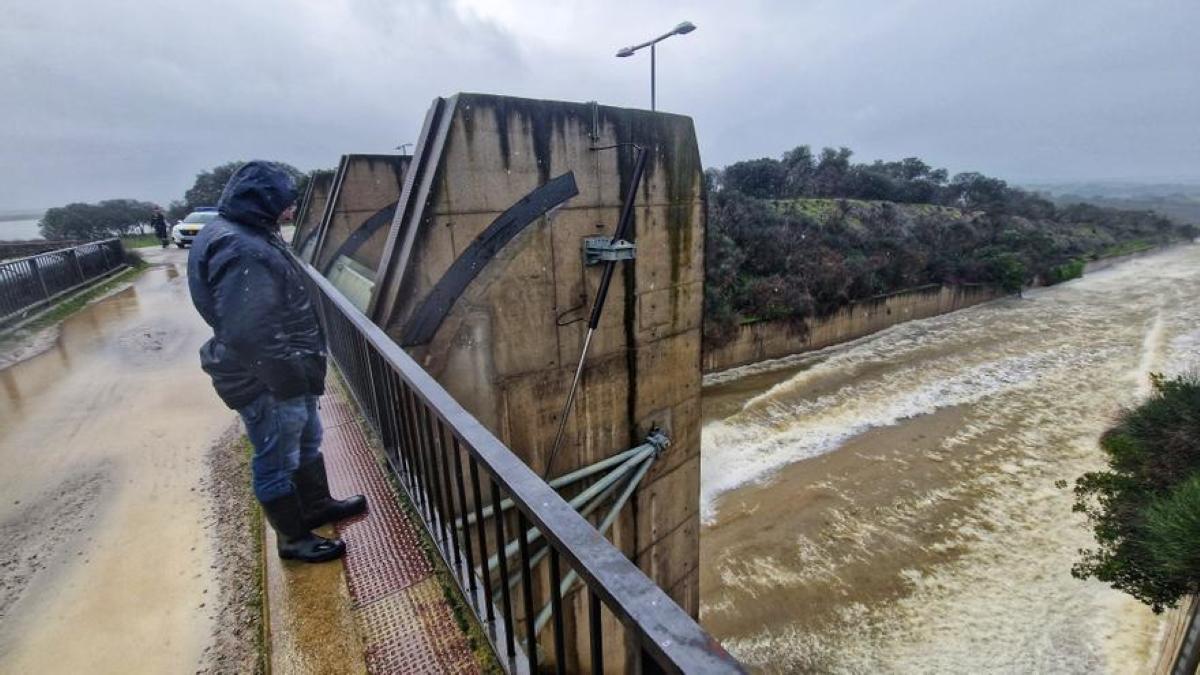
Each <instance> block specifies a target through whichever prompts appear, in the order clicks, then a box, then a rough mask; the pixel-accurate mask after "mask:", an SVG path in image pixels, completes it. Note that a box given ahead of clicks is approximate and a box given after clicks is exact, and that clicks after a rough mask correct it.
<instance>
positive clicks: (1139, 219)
mask: <svg viewBox="0 0 1200 675" xmlns="http://www.w3.org/2000/svg"><path fill="white" fill-rule="evenodd" d="M850 157H851V152H850V151H849V150H848V149H846V148H841V149H839V150H834V149H831V148H826V149H825V150H824V151H823V152H822V153H821V155H820V156H819V157H815V156H814V155H813V154H812V153H811V151H810V150H809V149H808V148H807V147H806V146H801V147H799V148H796V149H794V150H792V151H790V152H788V153H786V154H785V155H784V156H783V158H782V159H781V160H775V159H770V158H765V159H757V160H751V161H747V162H738V163H736V164H733V165H730V166H728V167H726V168H725V169H724V170H713V169H710V170H709V171H708V172H707V174H706V178H707V182H708V190H709V202H708V205H709V220H708V253H707V255H708V262H707V285H706V289H705V327H704V332H705V340H706V341H707V343H708V344H710V345H719V344H722V343H724V342H725V341H727V340H728V339H730V338H731V337H732V336H733V334H734V333H735V332H736V329H737V326H738V325H740V324H742V323H747V322H752V321H758V320H765V319H777V318H786V317H791V318H797V319H799V318H804V317H812V316H817V317H820V316H826V315H828V314H831V313H832V312H834V311H836V310H837V309H839V308H840V307H842V306H844V305H846V304H848V303H851V302H854V301H856V300H861V299H865V298H869V297H872V296H875V295H880V294H884V293H891V292H895V291H899V290H902V289H906V288H911V287H914V286H920V285H923V284H929V283H986V284H994V285H998V286H1000V287H1002V288H1005V289H1007V290H1010V291H1013V292H1016V291H1018V290H1020V288H1021V287H1022V286H1026V285H1030V284H1035V283H1043V284H1050V283H1057V282H1060V281H1064V280H1066V279H1071V278H1074V277H1077V276H1079V275H1080V274H1081V273H1082V270H1083V265H1084V263H1085V262H1086V261H1087V260H1089V259H1095V258H1099V257H1104V256H1109V255H1116V254H1120V253H1126V252H1131V251H1136V250H1139V249H1143V248H1149V247H1152V246H1156V245H1160V244H1165V243H1169V242H1173V241H1179V240H1183V239H1190V238H1193V237H1195V236H1196V235H1197V233H1198V230H1197V228H1195V227H1194V226H1191V225H1181V224H1178V223H1175V222H1172V221H1171V220H1169V219H1167V218H1164V217H1162V216H1160V215H1158V214H1155V213H1151V212H1148V211H1124V210H1117V209H1111V208H1103V207H1098V206H1094V205H1087V204H1074V205H1069V206H1059V205H1056V204H1054V203H1052V202H1050V201H1048V200H1046V199H1044V198H1042V197H1039V196H1037V195H1034V194H1031V193H1028V192H1025V191H1023V190H1018V189H1015V188H1012V187H1009V186H1008V185H1007V184H1006V183H1005V182H1004V181H1002V180H999V179H996V178H990V177H987V176H984V175H982V174H978V173H962V174H957V175H955V176H953V177H949V176H948V175H947V172H946V171H945V170H944V169H933V168H931V167H930V166H928V165H927V164H925V163H924V162H923V161H921V160H919V159H916V158H908V159H904V160H901V161H899V162H878V161H877V162H874V163H872V164H854V163H851V162H850Z"/></svg>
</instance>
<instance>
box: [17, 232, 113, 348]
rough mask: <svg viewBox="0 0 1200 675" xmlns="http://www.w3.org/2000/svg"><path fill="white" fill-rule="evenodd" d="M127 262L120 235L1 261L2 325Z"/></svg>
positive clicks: (21, 318) (18, 318)
mask: <svg viewBox="0 0 1200 675" xmlns="http://www.w3.org/2000/svg"><path fill="white" fill-rule="evenodd" d="M124 266H125V249H124V247H123V245H122V244H121V240H120V239H117V238H109V239H100V240H97V241H91V242H87V243H84V244H79V245H78V246H71V247H68V248H61V249H56V250H53V251H45V252H43V253H37V254H34V255H31V256H26V257H23V258H14V259H11V260H6V261H4V262H0V326H7V325H8V324H12V323H17V322H20V321H22V320H24V319H26V318H28V317H29V316H30V313H31V312H33V311H34V310H36V309H41V308H44V307H46V306H48V305H50V304H51V303H52V302H54V301H55V300H56V299H58V298H60V297H62V296H63V295H65V294H67V293H70V292H71V291H74V290H76V289H79V288H82V287H83V286H85V285H87V284H89V283H91V282H92V281H95V280H96V279H99V278H101V277H104V276H106V275H108V274H110V273H111V272H113V271H115V270H118V269H120V268H122V267H124Z"/></svg>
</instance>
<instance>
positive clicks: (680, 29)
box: [671, 21, 696, 35]
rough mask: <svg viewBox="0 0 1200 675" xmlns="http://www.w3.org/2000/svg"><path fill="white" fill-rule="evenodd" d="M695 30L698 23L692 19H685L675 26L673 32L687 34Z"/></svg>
mask: <svg viewBox="0 0 1200 675" xmlns="http://www.w3.org/2000/svg"><path fill="white" fill-rule="evenodd" d="M694 30H696V24H694V23H692V22H691V21H684V22H683V23H681V24H679V25H678V26H675V30H673V31H671V32H673V33H675V34H676V35H687V34H688V33H690V32H692V31H694Z"/></svg>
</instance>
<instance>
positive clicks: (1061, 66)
mask: <svg viewBox="0 0 1200 675" xmlns="http://www.w3.org/2000/svg"><path fill="white" fill-rule="evenodd" d="M1147 7H1148V5H1146V4H1145V3H1135V2H1124V1H1120V0H1097V1H1095V2H1087V3H1084V2H1062V3H1059V2H1033V1H1030V0H1011V1H1008V2H1003V3H997V2H990V1H988V2H985V1H983V0H965V1H962V2H953V3H944V2H919V1H913V0H900V1H891V2H886V1H883V0H879V1H875V2H866V1H860V0H850V1H847V2H827V1H821V2H815V1H807V2H782V1H780V2H768V1H766V0H760V1H757V2H755V1H751V2H744V3H729V2H702V3H694V4H687V3H676V2H670V3H645V2H633V1H626V0H619V1H617V2H598V1H597V2H561V1H551V0H533V1H529V2H518V1H516V0H512V1H511V2H504V1H501V0H490V1H487V2H485V1H483V0H458V1H457V2H454V3H439V2H436V1H433V0H429V1H421V2H386V1H384V0H343V1H342V2H301V3H297V2H288V1H286V0H269V1H262V2H254V3H246V2H235V1H233V0H218V1H216V2H204V3H193V2H188V3H183V2H180V3H173V4H171V5H161V4H160V3H129V2H117V1H115V0H102V1H98V2H93V3H86V4H84V3H68V2H62V1H57V2H55V1H51V2H31V1H30V2H18V3H17V4H15V5H11V6H7V7H6V8H4V9H0V86H2V87H3V88H4V91H5V93H6V95H5V100H6V102H5V104H4V105H3V106H2V107H0V208H15V207H21V206H50V205H55V204H59V203H63V202H66V201H70V200H95V199H100V198H105V197H113V196H130V197H137V198H143V199H153V200H157V201H162V202H165V201H166V200H169V199H171V198H173V197H177V196H178V195H179V194H181V193H182V191H183V189H184V188H186V187H187V186H188V185H189V184H190V181H191V178H192V176H193V175H194V174H195V173H196V172H197V171H199V170H201V169H204V168H207V167H209V166H212V165H215V164H217V163H220V162H223V161H227V160H229V159H235V158H240V157H251V156H265V157H274V158H278V159H282V160H285V161H289V162H292V163H294V164H296V165H297V166H299V167H301V168H305V169H308V168H316V167H323V166H332V165H333V164H334V163H335V162H336V159H337V157H338V155H340V154H341V153H342V152H346V151H371V150H374V151H380V150H389V149H391V148H392V147H394V146H395V145H398V144H399V143H402V142H406V141H412V140H414V139H415V137H416V135H417V133H418V131H419V127H420V123H421V119H422V118H423V115H424V111H425V109H426V107H427V106H428V103H429V101H430V99H431V98H432V97H434V96H437V95H444V94H450V93H454V92H455V91H489V92H502V93H511V94H514V95H523V96H537V97H546V98H563V99H575V100H588V99H596V100H600V101H603V102H606V103H612V104H616V105H636V106H645V105H647V104H648V91H647V89H648V86H647V78H648V69H649V64H648V62H647V58H646V56H645V55H641V54H639V55H638V56H636V57H634V58H631V59H615V58H614V57H613V53H614V52H615V50H616V49H617V48H618V47H620V46H622V45H624V44H628V43H632V42H636V41H638V40H640V39H644V38H645V37H649V36H651V35H654V34H655V33H656V32H658V31H660V30H663V29H665V28H668V27H670V26H671V25H674V23H676V22H677V21H679V20H682V19H684V18H687V19H691V20H692V21H694V22H695V23H696V24H697V25H698V26H700V30H698V31H696V32H695V33H692V34H691V35H688V36H687V37H686V38H678V39H673V40H672V41H670V42H668V43H665V44H664V45H662V47H661V48H660V49H659V54H658V56H659V78H660V79H659V100H660V106H661V107H663V108H664V109H667V110H672V111H677V112H683V113H686V114H690V115H692V116H693V117H695V119H696V123H697V128H698V130H699V132H700V139H701V147H702V152H703V153H704V160H705V163H706V164H709V165H722V164H726V163H728V162H731V161H735V160H737V159H741V158H747V157H755V156H763V155H772V156H777V155H779V154H780V153H781V152H782V151H783V150H785V149H787V148H789V147H791V146H794V145H796V144H799V143H810V144H813V145H816V146H820V145H847V146H850V147H852V148H854V149H855V151H856V152H857V154H858V156H859V157H861V158H865V159H870V158H875V157H883V158H896V157H901V156H906V155H920V156H922V157H925V158H927V159H928V160H929V161H931V162H933V163H935V164H938V165H944V166H947V167H948V168H950V169H951V170H965V169H979V170H983V171H986V172H989V173H994V174H997V175H1000V176H1003V177H1006V178H1009V179H1013V180H1018V181H1020V180H1034V179H1059V178H1061V179H1067V178H1078V179H1089V178H1109V177H1112V178H1116V177H1121V178H1138V177H1143V178H1165V177H1170V178H1187V179H1200V167H1198V166H1197V164H1196V157H1197V151H1198V150H1200V131H1198V130H1197V126H1196V123H1195V120H1196V118H1197V112H1200V84H1198V83H1200V79H1198V78H1197V77H1196V76H1195V69H1196V65H1197V63H1198V62H1200V59H1198V58H1197V57H1200V44H1198V43H1197V41H1195V40H1194V39H1192V34H1193V33H1194V28H1195V26H1196V25H1197V23H1198V21H1197V20H1200V4H1197V3H1195V2H1194V1H1192V0H1189V1H1186V2H1185V1H1175V0H1167V1H1164V2H1158V3H1154V4H1153V11H1150V10H1149V9H1147Z"/></svg>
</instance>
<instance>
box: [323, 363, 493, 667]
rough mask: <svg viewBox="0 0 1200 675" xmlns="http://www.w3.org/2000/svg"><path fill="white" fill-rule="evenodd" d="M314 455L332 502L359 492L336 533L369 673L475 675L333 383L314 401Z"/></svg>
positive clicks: (416, 542) (417, 543)
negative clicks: (318, 441) (318, 429)
mask: <svg viewBox="0 0 1200 675" xmlns="http://www.w3.org/2000/svg"><path fill="white" fill-rule="evenodd" d="M321 422H322V424H324V425H325V439H324V443H323V445H322V452H323V453H324V455H325V464H326V467H327V468H328V471H329V483H330V487H331V489H332V492H333V494H334V496H344V495H348V494H354V493H362V494H364V495H366V496H367V500H368V502H369V504H370V506H369V511H368V513H367V514H366V515H364V516H361V517H358V518H355V519H353V520H348V521H345V522H343V523H341V524H340V525H339V526H338V535H339V536H341V537H342V539H344V540H345V542H346V557H345V577H346V585H347V587H348V589H349V592H350V598H351V603H352V612H353V614H354V616H355V620H356V621H357V623H358V626H359V630H360V633H361V635H362V638H363V643H364V650H365V654H364V656H365V659H366V663H367V669H368V670H369V671H370V672H372V673H478V672H480V666H479V663H478V662H477V661H476V659H475V656H474V655H473V654H472V652H471V647H470V643H469V642H468V640H467V637H466V635H465V634H464V633H463V631H462V629H461V628H460V627H459V625H458V623H457V622H456V621H455V619H454V616H453V613H452V610H451V608H450V606H449V605H448V604H447V601H446V599H445V598H444V597H443V595H442V587H441V584H440V583H439V582H438V580H437V578H436V577H435V576H434V566H433V563H432V562H431V561H430V559H429V558H428V556H427V555H426V552H425V550H424V548H423V547H422V536H421V531H420V529H419V527H420V526H419V525H418V524H416V523H414V522H412V521H411V520H409V518H408V517H407V516H406V515H405V512H404V511H403V510H402V509H401V507H400V505H399V502H398V499H399V497H398V496H397V495H396V493H395V491H394V490H393V489H392V486H391V484H390V483H389V482H388V479H387V476H386V474H385V473H384V469H383V467H382V466H381V465H380V463H379V462H378V461H377V460H376V453H375V451H374V450H373V449H372V448H371V446H370V444H369V442H368V440H367V437H366V435H365V434H364V433H363V430H362V428H361V427H360V425H359V423H358V421H357V420H356V419H355V417H354V410H353V407H352V404H350V403H349V401H348V397H347V396H346V395H345V393H344V391H343V390H342V388H341V387H340V386H339V384H338V383H336V381H334V379H333V378H330V386H329V388H328V391H327V392H326V394H325V396H323V397H321Z"/></svg>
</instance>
